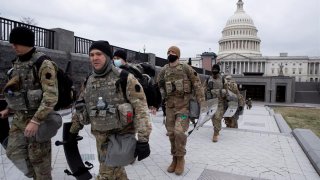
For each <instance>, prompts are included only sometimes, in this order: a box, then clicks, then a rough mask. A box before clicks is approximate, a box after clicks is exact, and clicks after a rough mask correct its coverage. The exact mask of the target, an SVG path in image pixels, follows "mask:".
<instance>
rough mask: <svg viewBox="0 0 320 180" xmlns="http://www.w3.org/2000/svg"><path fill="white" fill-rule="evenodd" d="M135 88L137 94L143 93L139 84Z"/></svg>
mask: <svg viewBox="0 0 320 180" xmlns="http://www.w3.org/2000/svg"><path fill="white" fill-rule="evenodd" d="M134 88H135V89H136V92H140V91H141V87H140V86H139V84H136V85H135V86H134Z"/></svg>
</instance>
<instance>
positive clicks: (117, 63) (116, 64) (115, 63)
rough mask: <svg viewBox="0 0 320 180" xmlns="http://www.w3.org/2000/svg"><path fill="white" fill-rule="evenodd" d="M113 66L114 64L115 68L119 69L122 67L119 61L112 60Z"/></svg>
mask: <svg viewBox="0 0 320 180" xmlns="http://www.w3.org/2000/svg"><path fill="white" fill-rule="evenodd" d="M113 64H114V65H115V66H116V67H120V66H121V65H122V62H121V59H115V60H113Z"/></svg>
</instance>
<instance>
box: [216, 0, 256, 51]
mask: <svg viewBox="0 0 320 180" xmlns="http://www.w3.org/2000/svg"><path fill="white" fill-rule="evenodd" d="M257 32H258V30H257V28H256V27H255V25H254V23H253V20H252V19H251V17H250V16H249V15H248V14H246V13H245V11H244V10H243V2H242V0H238V3H237V10H236V12H235V13H234V14H233V15H232V16H231V17H230V18H229V19H228V21H227V24H226V26H225V28H224V29H223V31H222V38H221V39H220V40H219V52H218V55H219V56H220V57H221V56H224V55H228V54H233V53H238V54H242V55H246V56H261V53H260V42H261V40H260V38H259V37H258V36H257Z"/></svg>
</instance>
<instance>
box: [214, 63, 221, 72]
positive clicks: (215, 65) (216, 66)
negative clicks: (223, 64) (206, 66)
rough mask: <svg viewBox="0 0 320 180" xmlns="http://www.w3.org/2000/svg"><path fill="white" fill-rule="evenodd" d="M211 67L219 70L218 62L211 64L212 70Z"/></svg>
mask: <svg viewBox="0 0 320 180" xmlns="http://www.w3.org/2000/svg"><path fill="white" fill-rule="evenodd" d="M213 69H217V70H219V71H220V66H219V65H218V64H214V65H213V66H212V70H213Z"/></svg>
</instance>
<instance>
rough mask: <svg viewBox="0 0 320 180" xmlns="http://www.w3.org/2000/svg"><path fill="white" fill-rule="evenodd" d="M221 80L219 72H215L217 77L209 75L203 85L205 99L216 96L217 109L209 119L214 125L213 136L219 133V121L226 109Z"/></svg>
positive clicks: (224, 92)
mask: <svg viewBox="0 0 320 180" xmlns="http://www.w3.org/2000/svg"><path fill="white" fill-rule="evenodd" d="M223 82H224V81H223V77H222V76H221V74H217V78H213V76H210V78H209V79H208V81H206V83H205V85H204V86H205V88H204V89H205V92H206V97H207V99H210V98H218V109H217V111H216V112H215V114H214V115H213V117H212V119H211V121H212V124H213V126H214V136H217V135H219V132H220V130H221V121H222V118H223V114H224V112H225V110H226V109H225V104H226V97H225V94H226V91H225V89H224V85H223ZM211 84H212V85H211ZM210 86H211V87H210ZM208 94H209V95H208Z"/></svg>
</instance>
